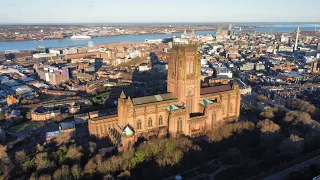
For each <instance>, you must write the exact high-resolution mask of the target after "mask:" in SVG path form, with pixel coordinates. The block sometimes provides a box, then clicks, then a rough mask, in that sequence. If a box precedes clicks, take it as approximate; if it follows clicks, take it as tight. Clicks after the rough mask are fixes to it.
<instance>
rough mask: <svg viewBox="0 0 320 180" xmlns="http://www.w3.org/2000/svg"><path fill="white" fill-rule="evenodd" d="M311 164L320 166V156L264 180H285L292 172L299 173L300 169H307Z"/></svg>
mask: <svg viewBox="0 0 320 180" xmlns="http://www.w3.org/2000/svg"><path fill="white" fill-rule="evenodd" d="M311 164H320V156H317V157H314V158H312V159H309V160H307V161H305V162H302V163H300V164H297V165H295V166H293V167H290V168H288V169H285V170H283V171H280V172H278V173H276V174H273V175H271V176H269V177H266V178H264V180H282V179H285V177H286V176H287V175H288V174H290V173H291V172H294V171H298V170H300V169H302V168H304V167H307V166H309V165H311Z"/></svg>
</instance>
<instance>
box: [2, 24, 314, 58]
mask: <svg viewBox="0 0 320 180" xmlns="http://www.w3.org/2000/svg"><path fill="white" fill-rule="evenodd" d="M296 28H297V26H296V25H274V26H272V32H294V31H295V30H296ZM300 29H301V30H302V31H313V30H314V29H315V28H314V25H312V24H305V25H301V28H300ZM319 29H320V28H319ZM254 30H256V31H257V32H267V33H270V32H271V28H254ZM215 32H216V31H196V32H195V34H196V35H206V34H215ZM235 32H236V33H238V32H239V30H237V29H236V30H235ZM189 33H190V32H189ZM180 35H181V33H176V36H180ZM170 37H172V34H140V35H120V36H108V37H94V38H92V39H90V40H71V39H70V38H65V39H55V40H43V41H36V40H34V41H10V42H0V52H3V51H6V50H34V49H35V48H36V47H37V46H44V47H53V48H55V47H71V46H87V45H88V42H89V41H92V42H93V43H94V44H105V43H112V42H144V41H145V40H146V39H163V38H170Z"/></svg>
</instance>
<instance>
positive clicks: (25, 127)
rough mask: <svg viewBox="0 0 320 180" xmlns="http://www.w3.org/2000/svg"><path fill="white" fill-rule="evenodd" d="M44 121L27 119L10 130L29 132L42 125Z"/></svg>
mask: <svg viewBox="0 0 320 180" xmlns="http://www.w3.org/2000/svg"><path fill="white" fill-rule="evenodd" d="M41 124H42V123H39V122H35V121H27V122H24V123H21V124H18V125H15V126H13V127H11V128H9V131H10V132H27V131H32V130H35V129H37V128H39V127H41Z"/></svg>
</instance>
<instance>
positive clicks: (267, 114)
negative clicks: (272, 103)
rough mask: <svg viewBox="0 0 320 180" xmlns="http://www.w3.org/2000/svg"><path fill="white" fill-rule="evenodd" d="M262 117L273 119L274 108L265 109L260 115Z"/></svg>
mask: <svg viewBox="0 0 320 180" xmlns="http://www.w3.org/2000/svg"><path fill="white" fill-rule="evenodd" d="M260 116H262V117H264V118H266V119H272V118H273V117H274V114H273V109H272V108H267V109H264V111H263V112H262V113H260Z"/></svg>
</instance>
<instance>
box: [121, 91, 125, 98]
mask: <svg viewBox="0 0 320 180" xmlns="http://www.w3.org/2000/svg"><path fill="white" fill-rule="evenodd" d="M120 98H121V99H125V98H127V96H126V95H125V94H124V92H123V91H122V92H121V95H120Z"/></svg>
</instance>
